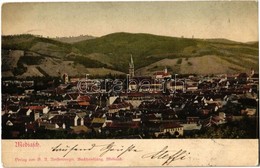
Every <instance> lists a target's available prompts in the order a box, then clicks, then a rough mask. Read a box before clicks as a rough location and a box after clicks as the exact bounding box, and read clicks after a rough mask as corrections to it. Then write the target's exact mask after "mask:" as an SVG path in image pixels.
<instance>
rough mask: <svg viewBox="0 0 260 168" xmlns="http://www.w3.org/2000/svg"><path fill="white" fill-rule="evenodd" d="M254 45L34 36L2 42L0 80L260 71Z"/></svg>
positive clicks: (119, 36)
mask: <svg viewBox="0 0 260 168" xmlns="http://www.w3.org/2000/svg"><path fill="white" fill-rule="evenodd" d="M258 52H259V48H258V42H250V43H240V42H234V41H230V40H226V39H187V38H176V37H166V36H157V35H151V34H131V33H113V34H109V35H106V36H102V37H99V38H94V39H88V40H83V41H80V42H76V43H73V44H70V43H64V42H60V41H57V40H54V39H48V38H42V37H37V36H32V35H17V36H3V37H2V63H3V64H2V75H3V76H12V75H15V76H18V77H26V76H58V75H60V74H61V73H65V72H67V73H69V75H72V76H76V75H82V74H85V73H92V74H93V73H94V72H95V74H99V75H105V74H109V73H110V72H111V73H113V74H122V73H127V71H128V63H129V60H130V56H131V55H132V56H133V59H134V64H135V69H136V73H137V74H139V75H148V74H152V73H153V72H155V71H158V70H162V69H163V68H164V67H165V66H166V67H168V69H169V70H170V71H171V72H172V73H184V74H185V73H197V74H218V73H237V72H248V71H249V70H250V69H251V68H253V69H254V70H256V71H258Z"/></svg>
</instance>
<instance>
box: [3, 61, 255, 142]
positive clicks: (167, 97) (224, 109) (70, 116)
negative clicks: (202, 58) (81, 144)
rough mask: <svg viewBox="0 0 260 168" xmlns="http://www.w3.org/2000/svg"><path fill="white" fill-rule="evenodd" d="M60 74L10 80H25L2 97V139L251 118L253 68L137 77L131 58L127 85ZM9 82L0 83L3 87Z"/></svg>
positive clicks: (126, 134)
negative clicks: (37, 80) (46, 83)
mask: <svg viewBox="0 0 260 168" xmlns="http://www.w3.org/2000/svg"><path fill="white" fill-rule="evenodd" d="M62 78H63V82H62V83H60V84H58V85H57V86H53V85H52V87H47V88H45V89H42V90H34V83H33V82H32V81H17V82H16V83H17V87H22V86H23V85H26V87H24V92H23V93H22V94H18V93H16V94H14V93H12V94H9V93H6V94H2V128H3V134H2V135H3V138H19V137H22V136H23V135H25V134H30V135H32V137H33V135H38V134H39V132H41V133H44V132H47V133H48V131H52V132H60V131H63V132H64V131H65V132H66V133H67V134H68V135H82V134H84V135H86V137H89V138H93V137H94V138H99V137H100V138H162V137H168V138H173V137H174V138H181V137H186V136H189V135H192V134H194V133H196V132H199V131H200V130H201V129H207V128H208V127H213V126H219V125H222V124H228V123H229V122H233V121H239V120H241V119H242V118H243V117H245V116H246V117H251V118H254V117H257V116H258V85H259V83H258V81H259V75H258V74H255V73H254V72H253V71H252V72H251V74H246V73H240V74H234V75H227V74H222V75H216V76H211V77H209V76H187V77H180V78H178V79H177V75H173V76H172V75H171V74H170V73H168V71H167V68H165V70H164V71H161V72H155V73H154V74H153V75H152V76H146V77H140V76H135V75H134V64H133V59H132V58H131V62H130V64H129V74H128V75H127V80H126V81H127V82H121V83H120V85H119V84H118V82H117V83H113V81H111V80H110V83H109V82H108V83H106V80H105V79H91V80H90V79H85V83H87V84H88V85H87V86H86V85H83V86H85V88H84V89H82V87H83V86H82V83H80V81H81V79H80V78H70V79H69V77H68V75H67V74H64V75H63V76H62ZM10 82H12V81H3V83H2V87H5V88H7V89H8V86H9V84H10ZM79 87H81V90H80V89H79ZM116 87H119V89H118V88H116ZM90 88H91V89H90ZM93 88H94V90H93ZM82 90H84V91H82ZM97 90H98V91H97ZM34 138H37V137H34ZM65 138H66V137H65Z"/></svg>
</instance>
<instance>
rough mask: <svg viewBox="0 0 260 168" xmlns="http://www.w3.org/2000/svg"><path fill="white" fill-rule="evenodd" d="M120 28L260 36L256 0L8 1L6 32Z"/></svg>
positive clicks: (209, 35)
mask: <svg viewBox="0 0 260 168" xmlns="http://www.w3.org/2000/svg"><path fill="white" fill-rule="evenodd" d="M115 32H130V33H149V34H156V35H165V36H173V37H181V36H183V37H186V38H192V37H194V38H226V39H230V40H234V41H240V42H248V41H257V40H258V4H257V2H256V1H251V2H246V1H226V2H223V1H210V2H208V1H207V2H205V1H204V2H203V1H200V2H199V1H197V2H191V1H186V2H176V1H175V2H78V3H74V2H67V3H61V2H58V3H50V2H46V3H6V4H4V5H3V6H2V34H3V35H14V34H25V33H26V34H35V35H42V36H45V37H47V36H49V37H56V36H58V37H64V36H78V35H92V36H97V37H100V36H103V35H107V34H110V33H115Z"/></svg>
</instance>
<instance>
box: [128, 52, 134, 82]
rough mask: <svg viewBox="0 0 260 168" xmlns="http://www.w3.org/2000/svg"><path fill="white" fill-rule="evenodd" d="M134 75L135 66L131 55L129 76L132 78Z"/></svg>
mask: <svg viewBox="0 0 260 168" xmlns="http://www.w3.org/2000/svg"><path fill="white" fill-rule="evenodd" d="M134 75H135V67H134V61H133V57H132V55H131V62H130V63H129V77H130V78H132V77H134Z"/></svg>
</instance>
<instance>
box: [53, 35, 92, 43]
mask: <svg viewBox="0 0 260 168" xmlns="http://www.w3.org/2000/svg"><path fill="white" fill-rule="evenodd" d="M94 38H96V37H94V36H90V35H80V36H73V37H72V36H70V37H56V38H52V39H53V40H57V41H60V42H64V43H76V42H80V41H84V40H90V39H94Z"/></svg>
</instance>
